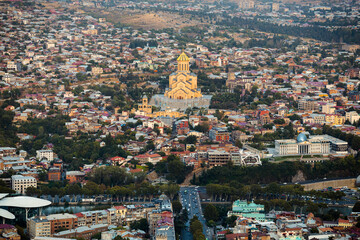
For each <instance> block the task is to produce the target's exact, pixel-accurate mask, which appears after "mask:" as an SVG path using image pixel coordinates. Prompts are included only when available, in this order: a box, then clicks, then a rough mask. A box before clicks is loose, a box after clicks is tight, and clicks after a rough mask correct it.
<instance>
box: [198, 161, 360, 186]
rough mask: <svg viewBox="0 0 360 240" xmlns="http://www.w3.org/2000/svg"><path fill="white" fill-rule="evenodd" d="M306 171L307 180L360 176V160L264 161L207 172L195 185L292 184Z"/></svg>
mask: <svg viewBox="0 0 360 240" xmlns="http://www.w3.org/2000/svg"><path fill="white" fill-rule="evenodd" d="M298 172H302V173H303V174H304V176H305V179H307V180H316V179H323V178H324V177H327V178H328V177H332V178H340V177H349V176H354V177H356V176H358V175H359V174H360V157H359V156H358V157H356V158H355V157H354V156H352V155H349V156H347V157H345V158H338V159H334V160H332V161H324V162H321V163H320V162H317V163H314V165H313V166H312V165H311V164H307V163H305V162H299V161H297V162H289V161H285V162H281V163H270V162H268V161H267V160H263V164H262V165H261V166H254V167H241V166H232V164H231V163H229V164H228V165H227V166H217V167H213V168H211V169H209V170H206V171H204V172H203V173H202V174H201V175H200V176H199V177H198V178H195V179H194V180H195V181H194V182H193V184H197V185H207V184H209V183H215V184H233V183H234V182H235V183H236V182H238V183H241V184H269V183H271V182H291V181H292V178H293V177H294V176H295V175H296V174H297V173H298Z"/></svg>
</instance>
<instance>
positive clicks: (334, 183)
mask: <svg viewBox="0 0 360 240" xmlns="http://www.w3.org/2000/svg"><path fill="white" fill-rule="evenodd" d="M355 181H356V178H349V179H338V180H328V181H321V182H315V183H306V184H301V185H302V186H304V189H305V191H309V190H320V189H324V188H328V187H333V188H339V187H348V188H354V187H355Z"/></svg>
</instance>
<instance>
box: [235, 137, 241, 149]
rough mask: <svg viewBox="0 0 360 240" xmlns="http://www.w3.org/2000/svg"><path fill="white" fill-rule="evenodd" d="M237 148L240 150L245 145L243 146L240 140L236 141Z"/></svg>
mask: <svg viewBox="0 0 360 240" xmlns="http://www.w3.org/2000/svg"><path fill="white" fill-rule="evenodd" d="M235 146H236V147H238V148H242V147H243V144H242V142H241V141H240V140H239V139H237V140H236V141H235Z"/></svg>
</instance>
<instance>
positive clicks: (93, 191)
mask: <svg viewBox="0 0 360 240" xmlns="http://www.w3.org/2000/svg"><path fill="white" fill-rule="evenodd" d="M178 191H179V186H178V185H176V184H164V185H156V186H154V185H152V184H150V183H147V182H142V183H131V184H128V185H122V186H118V185H117V186H113V187H111V186H106V185H104V184H96V183H95V182H92V181H88V182H87V183H86V184H84V185H83V186H81V185H80V184H79V183H74V184H70V183H63V182H50V183H49V184H47V185H41V184H39V186H38V188H34V187H29V188H27V191H26V194H27V195H28V196H42V195H50V196H56V195H57V196H60V197H62V196H65V195H85V196H99V195H101V194H109V195H111V196H112V197H113V198H114V199H116V200H117V201H123V202H126V201H130V199H131V198H134V197H138V198H141V199H142V200H144V201H151V200H152V199H153V198H155V197H158V196H160V195H161V194H162V193H165V194H166V195H167V196H169V198H170V199H173V198H174V197H175V195H176V194H177V192H178Z"/></svg>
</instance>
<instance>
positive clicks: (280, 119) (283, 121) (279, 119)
mask: <svg viewBox="0 0 360 240" xmlns="http://www.w3.org/2000/svg"><path fill="white" fill-rule="evenodd" d="M274 123H275V124H284V123H285V120H284V119H282V118H278V119H275V120H274Z"/></svg>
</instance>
